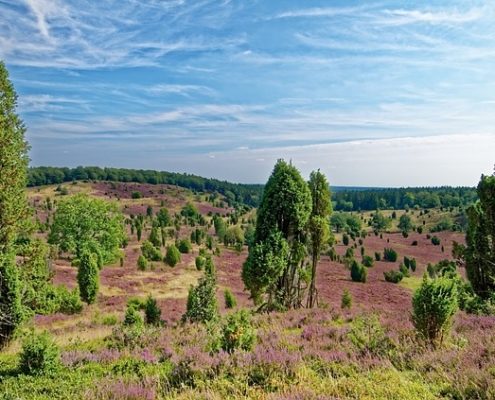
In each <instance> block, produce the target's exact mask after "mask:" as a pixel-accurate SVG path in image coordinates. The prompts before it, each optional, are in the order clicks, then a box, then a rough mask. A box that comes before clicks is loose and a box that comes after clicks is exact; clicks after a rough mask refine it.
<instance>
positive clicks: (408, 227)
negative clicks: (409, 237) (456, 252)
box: [397, 214, 414, 233]
mask: <svg viewBox="0 0 495 400" xmlns="http://www.w3.org/2000/svg"><path fill="white" fill-rule="evenodd" d="M397 227H398V228H399V229H400V230H401V231H402V232H405V233H408V232H410V231H412V230H413V229H414V227H413V224H412V220H411V217H410V216H409V215H407V214H402V215H401V216H400V218H399V224H398V225H397Z"/></svg>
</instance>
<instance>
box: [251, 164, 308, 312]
mask: <svg viewBox="0 0 495 400" xmlns="http://www.w3.org/2000/svg"><path fill="white" fill-rule="evenodd" d="M310 214H311V192H310V190H309V188H308V185H307V184H306V182H305V181H304V180H303V178H302V177H301V175H300V173H299V171H298V170H297V169H296V168H295V167H294V166H292V165H291V164H288V163H286V162H285V161H283V160H279V161H277V163H276V164H275V167H274V169H273V172H272V174H271V176H270V178H269V179H268V182H267V184H266V186H265V190H264V193H263V198H262V201H261V205H260V208H259V210H258V215H257V222H256V232H255V244H254V246H251V247H250V249H249V255H248V258H247V260H246V262H245V263H244V266H243V274H242V277H243V280H244V284H245V285H246V287H247V288H248V289H249V290H250V292H251V296H252V297H253V298H254V299H255V300H257V301H261V300H262V298H263V297H264V300H266V306H267V307H268V308H280V307H281V308H295V307H299V306H300V305H301V300H302V299H301V294H302V293H301V289H302V288H301V275H302V273H303V261H304V257H305V255H306V254H305V246H304V244H305V229H306V226H307V223H308V220H309V217H310Z"/></svg>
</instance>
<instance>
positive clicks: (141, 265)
mask: <svg viewBox="0 0 495 400" xmlns="http://www.w3.org/2000/svg"><path fill="white" fill-rule="evenodd" d="M137 265H138V269H139V270H140V271H146V269H147V268H148V260H147V259H146V257H145V256H143V255H142V254H140V255H139V257H138V260H137Z"/></svg>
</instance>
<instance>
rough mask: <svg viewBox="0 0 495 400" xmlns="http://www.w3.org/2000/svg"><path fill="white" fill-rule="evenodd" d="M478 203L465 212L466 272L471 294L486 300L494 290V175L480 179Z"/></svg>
mask: <svg viewBox="0 0 495 400" xmlns="http://www.w3.org/2000/svg"><path fill="white" fill-rule="evenodd" d="M477 191H478V197H479V201H478V202H477V203H476V204H474V205H473V206H471V207H470V208H469V209H468V217H469V226H468V229H467V233H466V250H465V254H464V256H465V261H466V272H467V276H468V279H469V281H470V282H471V285H472V287H473V289H474V291H475V292H476V293H477V294H478V295H479V296H480V297H482V298H484V299H487V298H489V297H490V296H491V295H492V294H493V293H494V291H495V176H482V177H481V180H480V182H479V184H478V189H477Z"/></svg>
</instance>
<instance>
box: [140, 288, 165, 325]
mask: <svg viewBox="0 0 495 400" xmlns="http://www.w3.org/2000/svg"><path fill="white" fill-rule="evenodd" d="M161 315H162V311H161V310H160V308H159V307H158V304H157V303H156V300H155V299H154V298H153V297H151V295H149V296H148V298H147V299H146V302H145V303H144V322H146V324H148V325H155V326H158V325H160V324H161V323H162V320H161Z"/></svg>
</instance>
